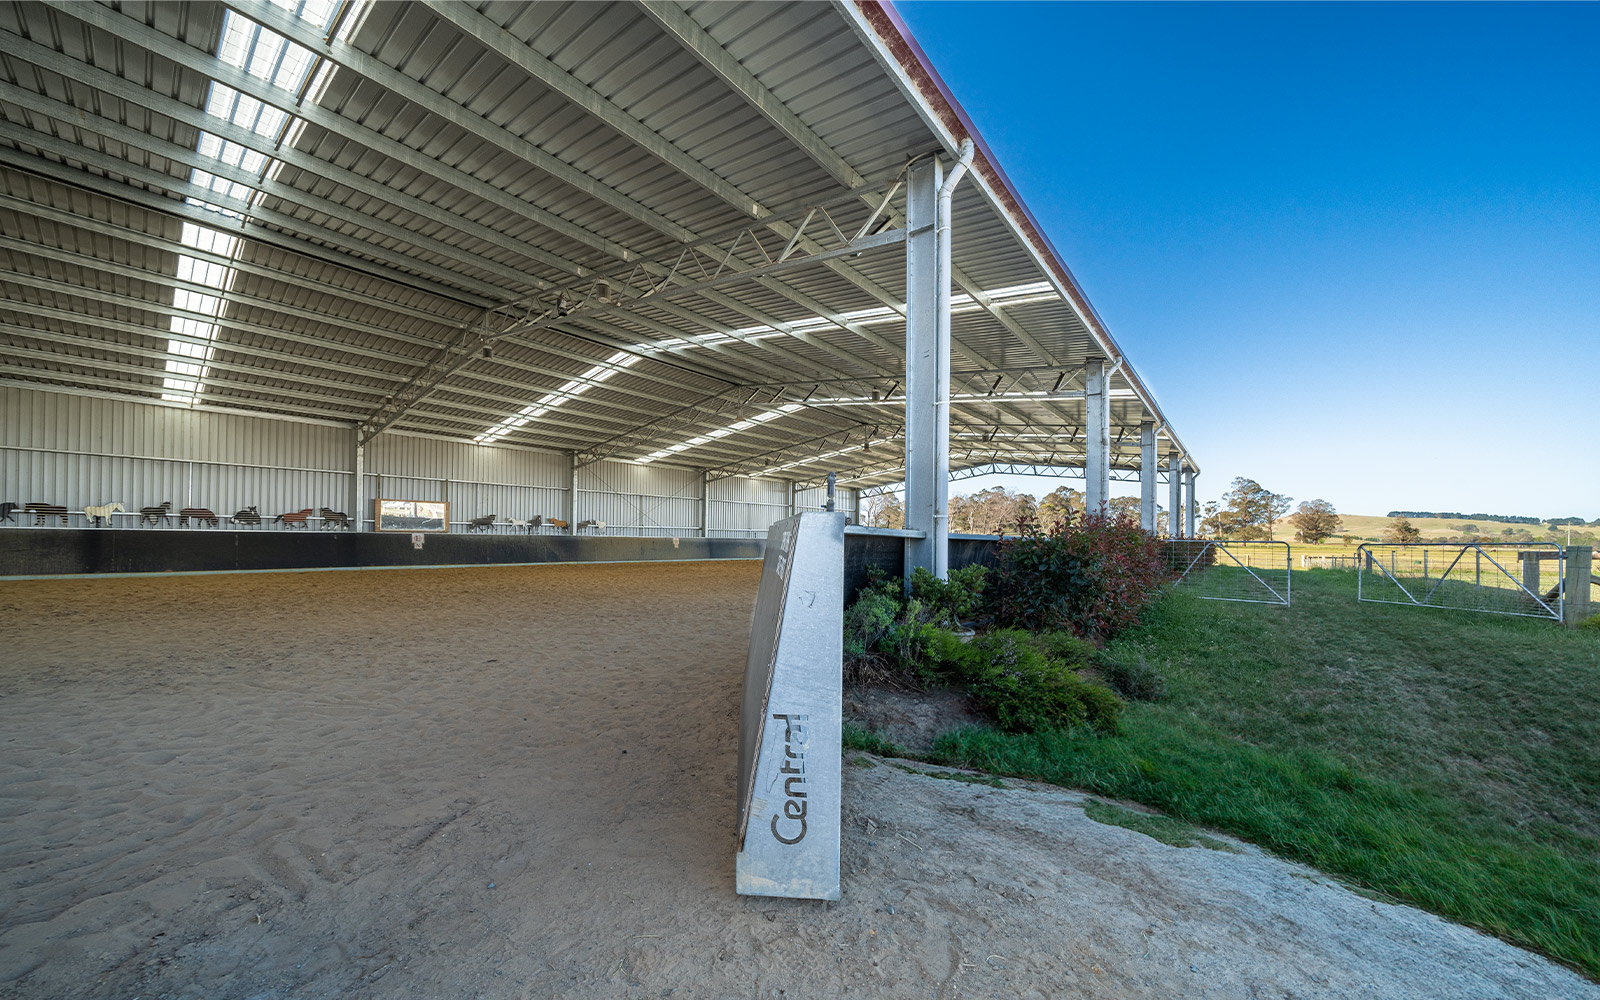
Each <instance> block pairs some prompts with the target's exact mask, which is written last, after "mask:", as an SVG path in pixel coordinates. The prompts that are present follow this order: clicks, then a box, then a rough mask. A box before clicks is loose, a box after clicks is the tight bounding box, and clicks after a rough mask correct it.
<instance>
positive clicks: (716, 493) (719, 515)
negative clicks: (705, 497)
mask: <svg viewBox="0 0 1600 1000" xmlns="http://www.w3.org/2000/svg"><path fill="white" fill-rule="evenodd" d="M788 516H789V484H788V483H786V482H781V481H779V480H776V479H744V478H739V477H735V478H731V479H719V480H717V481H716V482H714V483H712V484H711V491H710V519H709V520H708V522H707V524H708V529H709V530H708V533H709V534H710V535H712V536H713V537H718V538H765V537H766V536H767V529H768V528H769V527H771V526H772V522H774V521H781V520H783V519H784V518H786V517H788Z"/></svg>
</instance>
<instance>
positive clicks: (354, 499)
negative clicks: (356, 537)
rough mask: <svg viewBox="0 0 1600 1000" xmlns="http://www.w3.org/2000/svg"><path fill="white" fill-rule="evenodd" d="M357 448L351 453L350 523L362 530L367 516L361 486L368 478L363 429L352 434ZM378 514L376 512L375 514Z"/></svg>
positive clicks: (354, 430) (358, 429)
mask: <svg viewBox="0 0 1600 1000" xmlns="http://www.w3.org/2000/svg"><path fill="white" fill-rule="evenodd" d="M350 437H351V440H352V441H353V442H354V443H355V448H354V449H353V450H352V451H351V453H350V506H349V507H348V508H347V509H348V510H349V512H350V523H351V524H352V525H353V526H354V527H355V530H356V531H360V530H361V519H362V518H363V517H364V516H366V515H365V513H364V512H363V511H362V509H361V486H362V483H363V482H364V480H365V478H366V465H367V449H366V448H365V447H364V446H363V445H362V444H361V428H359V427H357V428H355V429H353V430H352V431H351V432H350ZM374 514H376V512H374Z"/></svg>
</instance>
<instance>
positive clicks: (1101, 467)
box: [1083, 358, 1111, 514]
mask: <svg viewBox="0 0 1600 1000" xmlns="http://www.w3.org/2000/svg"><path fill="white" fill-rule="evenodd" d="M1084 373H1085V375H1084V385H1083V389H1084V395H1083V404H1084V423H1085V424H1086V425H1087V426H1086V427H1085V428H1084V442H1083V443H1084V449H1085V453H1086V455H1085V459H1084V463H1083V480H1084V482H1083V499H1084V504H1085V507H1086V509H1087V510H1088V511H1089V513H1091V514H1103V513H1105V512H1106V510H1107V505H1108V504H1109V503H1110V502H1111V405H1110V404H1111V399H1110V396H1109V395H1108V394H1107V393H1106V383H1107V382H1108V381H1109V379H1107V378H1106V362H1105V359H1104V358H1090V359H1089V360H1088V361H1086V362H1085V363H1084Z"/></svg>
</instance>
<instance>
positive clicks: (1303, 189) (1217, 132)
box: [896, 2, 1600, 519]
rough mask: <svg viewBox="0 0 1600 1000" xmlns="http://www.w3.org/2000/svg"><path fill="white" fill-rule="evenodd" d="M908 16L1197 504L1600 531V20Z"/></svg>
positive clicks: (1568, 11)
mask: <svg viewBox="0 0 1600 1000" xmlns="http://www.w3.org/2000/svg"><path fill="white" fill-rule="evenodd" d="M896 9H897V10H899V12H900V14H901V16H902V17H903V18H904V20H905V21H906V23H907V24H908V25H909V26H910V28H911V30H912V33H913V34H914V35H915V37H916V38H917V40H918V41H919V42H920V43H921V45H922V46H923V48H924V50H926V51H927V53H928V55H929V56H930V58H931V59H932V61H933V63H934V65H935V66H936V67H937V68H938V70H939V72H940V74H941V75H942V76H943V77H944V79H945V81H946V83H947V84H948V85H949V86H950V89H951V90H952V91H953V92H954V94H955V95H956V97H957V99H958V100H960V102H961V103H962V105H963V106H964V107H965V108H966V110H967V112H968V113H969V114H970V115H971V116H972V118H973V120H974V121H975V122H976V123H977V126H978V128H979V130H980V131H981V132H982V134H983V135H984V137H985V138H986V139H987V140H988V142H989V144H990V146H991V148H993V150H994V151H995V153H996V155H997V157H998V158H999V160H1000V162H1001V164H1002V165H1003V166H1004V168H1005V170H1006V172H1007V173H1008V174H1009V175H1010V176H1011V178H1012V180H1013V182H1014V183H1015V184H1016V185H1017V187H1018V188H1019V189H1020V191H1021V193H1022V196H1023V199H1024V200H1025V201H1026V202H1027V203H1028V205H1029V207H1030V208H1031V209H1032V210H1033V212H1034V214H1035V215H1036V216H1037V217H1038V219H1039V221H1040V222H1041V224H1042V225H1043V226H1044V228H1045V230H1046V231H1047V232H1048V233H1049V235H1050V238H1051V240H1052V241H1053V242H1054V243H1055V245H1056V247H1057V249H1058V250H1059V251H1060V252H1061V254H1062V256H1063V257H1064V258H1065V260H1066V263H1067V264H1068V266H1069V267H1071V268H1072V270H1073V272H1074V273H1075V274H1076V275H1077V277H1078V280H1079V282H1080V283H1081V284H1082V285H1083V287H1084V290H1085V291H1086V292H1087V293H1088V295H1089V299H1090V301H1091V302H1093V303H1094V305H1095V308H1096V309H1097V310H1098V311H1099V313H1100V315H1101V316H1102V317H1103V318H1104V319H1105V321H1106V323H1107V325H1108V326H1109V327H1110V329H1111V332H1112V335H1113V336H1114V337H1116V338H1117V341H1118V343H1119V344H1120V345H1121V346H1122V347H1123V349H1124V350H1125V351H1127V353H1128V354H1129V356H1130V357H1131V358H1132V361H1133V364H1134V366H1135V367H1136V368H1137V369H1138V371H1139V373H1140V375H1141V376H1142V377H1143V378H1144V379H1145V380H1146V382H1147V383H1148V384H1149V385H1150V386H1151V387H1152V388H1153V389H1154V391H1155V393H1156V396H1157V399H1158V400H1159V402H1160V404H1161V406H1162V408H1163V410H1164V411H1165V412H1166V413H1167V415H1168V417H1169V418H1170V419H1171V420H1172V422H1173V424H1174V426H1175V427H1176V428H1177V431H1178V434H1179V435H1180V437H1182V439H1183V441H1184V443H1185V444H1186V445H1187V446H1188V447H1189V449H1190V450H1191V451H1192V452H1193V453H1194V455H1195V456H1196V458H1197V460H1198V461H1199V463H1200V465H1201V468H1202V469H1203V473H1202V475H1201V477H1200V488H1199V491H1198V492H1199V495H1200V498H1201V499H1202V500H1206V499H1213V498H1216V497H1218V496H1220V494H1221V493H1222V492H1223V491H1224V490H1226V489H1227V488H1228V484H1229V482H1230V481H1231V480H1232V479H1233V477H1235V476H1248V477H1250V478H1252V479H1256V480H1258V481H1259V482H1261V483H1262V484H1263V485H1265V486H1267V487H1268V488H1270V489H1273V490H1276V491H1277V492H1280V493H1287V494H1289V495H1290V496H1293V497H1294V498H1295V499H1296V500H1297V501H1298V500H1303V499H1311V498H1314V497H1321V498H1324V499H1327V500H1329V501H1331V502H1332V503H1333V504H1334V505H1335V507H1337V508H1338V509H1339V510H1341V511H1345V512H1347V513H1354V514H1382V513H1384V512H1385V511H1387V510H1389V509H1392V508H1401V509H1412V510H1459V511H1463V512H1468V513H1470V512H1476V511H1483V512H1487V513H1508V514H1532V515H1536V516H1545V517H1553V516H1563V515H1574V514H1576V515H1582V516H1584V517H1586V518H1589V519H1593V518H1597V517H1600V55H1597V52H1600V4H1594V3H1588V4H1566V5H1534V4H1515V5H1490V4H1470V5H1454V4H1415V5H1412V4H1331V5H1322V4H1293V5H1276V4H1242V5H1235V4H1216V5H1209V4H1205V5H1202V4H1180V5H1167V4H1056V3H1016V4H1014V3H948V2H940V3H916V2H902V3H897V4H896ZM956 238H957V240H959V239H960V234H959V233H957V234H956ZM1003 483H1004V485H1007V486H1011V487H1016V488H1022V489H1025V490H1027V491H1029V492H1033V493H1035V494H1036V495H1037V494H1042V493H1044V492H1048V491H1049V490H1050V489H1053V488H1054V487H1055V486H1056V485H1057V484H1058V481H1046V480H1011V479H1006V480H1003ZM993 484H994V480H991V479H977V480H969V481H966V482H963V483H961V484H959V485H958V486H957V489H958V490H960V491H961V492H970V491H971V490H973V489H978V488H982V487H983V486H986V485H993ZM1069 485H1070V483H1069ZM1116 491H1117V492H1126V491H1127V490H1122V489H1118V490H1116Z"/></svg>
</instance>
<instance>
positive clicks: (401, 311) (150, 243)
mask: <svg viewBox="0 0 1600 1000" xmlns="http://www.w3.org/2000/svg"><path fill="white" fill-rule="evenodd" d="M52 183H60V182H59V181H53V182H52ZM62 186H63V187H65V186H66V185H62ZM78 190H82V191H85V192H86V193H91V194H94V195H96V196H97V197H104V198H108V199H109V198H110V196H109V195H102V194H99V193H98V192H89V191H88V189H87V188H79V189H78ZM0 208H10V209H11V210H12V211H14V212H17V213H18V214H20V215H25V216H30V217H32V218H35V219H41V220H47V221H50V222H54V223H56V224H57V225H62V226H66V227H69V228H72V229H79V230H82V231H84V232H88V233H96V234H98V235H101V236H106V237H109V238H111V239H114V240H124V241H126V242H129V243H134V244H137V245H139V246H142V247H145V248H147V249H151V250H157V251H160V252H163V253H170V254H172V255H174V256H177V255H179V254H181V255H183V256H185V257H193V258H195V259H196V260H203V261H206V262H208V263H212V264H219V265H221V266H223V267H231V268H233V269H234V270H235V271H238V272H240V273H241V274H248V275H250V276H251V277H254V278H265V279H267V280H269V281H278V282H292V283H293V284H296V285H299V286H301V287H304V288H308V289H310V290H312V291H316V292H320V293H321V294H324V295H331V296H334V297H336V298H341V299H344V300H346V301H349V302H354V303H359V304H361V305H365V306H370V307H372V308H375V309H382V310H384V311H386V312H390V313H394V314H395V315H397V316H405V317H407V318H409V319H418V320H423V321H426V322H429V323H436V324H438V323H442V322H443V321H442V320H441V318H440V314H439V310H438V309H433V310H428V309H419V308H417V307H416V306H410V305H406V304H404V303H400V302H394V301H391V300H389V299H385V298H381V297H379V296H376V295H373V294H371V293H368V292H361V291H357V290H355V289H353V288H346V287H345V286H343V285H339V284H335V283H333V282H331V281H328V280H325V279H321V278H315V277H310V276H306V275H299V274H290V273H285V272H284V271H280V270H275V269H273V268H270V267H267V266H265V265H262V264H255V263H252V262H249V261H244V260H239V259H238V258H237V256H235V257H228V256H224V255H223V254H217V253H212V252H210V251H208V250H201V249H200V248H199V247H191V246H186V245H183V244H180V243H174V242H173V241H172V240H170V239H168V238H167V237H165V236H161V235H158V234H155V233H147V232H144V231H143V230H139V229H130V228H128V227H126V226H119V225H116V224H115V223H110V222H102V221H100V220H98V219H90V218H85V217H84V216H82V215H78V214H76V213H74V212H69V211H67V210H65V209H60V208H55V207H53V206H50V205H45V204H42V203H39V202H31V201H25V200H23V199H21V198H16V197H13V196H11V195H8V194H0ZM240 239H243V240H247V241H249V242H251V243H256V242H257V241H256V240H255V239H254V238H253V237H251V236H249V235H244V236H241V237H240ZM260 245H261V246H265V247H267V248H269V249H272V250H277V251H279V252H282V253H292V254H295V255H296V256H303V255H302V254H299V253H297V252H296V251H294V250H290V249H286V248H283V247H277V246H273V245H272V244H267V243H262V244H260ZM27 252H29V253H37V254H40V255H41V256H42V255H43V251H42V250H40V249H39V245H38V244H28V251H27ZM60 252H62V253H70V252H72V251H66V250H60ZM79 256H84V255H79ZM86 259H88V260H95V261H99V260H100V258H97V257H88V258H86ZM304 259H307V260H314V259H315V258H310V257H306V258H304ZM318 262H319V263H326V262H325V261H318ZM335 266H337V265H335ZM344 270H348V271H350V272H351V273H352V274H360V275H361V276H362V277H365V278H373V279H375V280H379V281H384V282H387V283H390V284H394V285H395V287H396V288H398V289H400V290H402V291H407V292H423V293H424V294H430V295H431V294H432V293H429V292H426V290H425V289H420V288H417V287H416V286H415V285H410V284H407V285H400V284H398V283H395V282H393V281H392V280H391V279H388V278H382V277H378V276H376V275H373V274H370V273H367V272H361V271H354V270H351V269H350V268H348V267H346V268H344ZM147 273H155V272H147ZM170 278H171V276H170V275H166V276H163V278H162V280H163V281H166V280H169V279H170ZM434 297H435V298H437V299H439V305H440V306H460V305H462V302H461V300H460V299H457V298H451V299H446V298H443V297H441V296H434ZM348 322H349V321H348V320H344V319H341V320H338V321H337V325H340V326H345V325H346V324H347V323H348ZM384 336H386V337H390V338H392V339H394V340H398V341H402V342H404V343H414V344H419V345H432V344H435V343H437V342H438V341H437V340H424V339H423V338H420V337H411V336H408V335H406V334H399V333H393V332H385V333H384Z"/></svg>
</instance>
